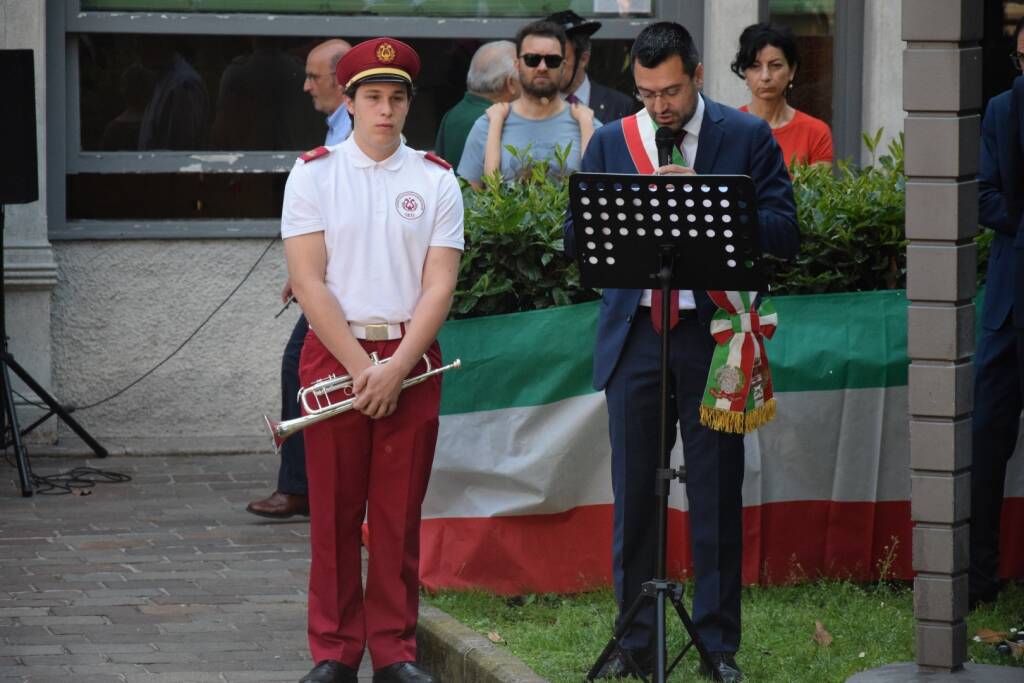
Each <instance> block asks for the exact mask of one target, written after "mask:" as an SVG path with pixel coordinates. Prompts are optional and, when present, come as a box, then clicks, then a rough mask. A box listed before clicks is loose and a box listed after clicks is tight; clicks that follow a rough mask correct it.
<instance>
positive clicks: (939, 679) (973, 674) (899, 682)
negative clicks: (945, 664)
mask: <svg viewBox="0 0 1024 683" xmlns="http://www.w3.org/2000/svg"><path fill="white" fill-rule="evenodd" d="M1021 678H1022V677H1021V670H1020V667H1011V666H994V665H992V664H965V665H964V668H963V669H962V670H960V671H957V672H954V673H949V672H945V671H922V670H921V669H919V668H918V666H917V664H914V663H912V662H906V663H901V664H889V665H888V666H883V667H879V668H877V669H871V670H869V671H861V672H860V673H858V674H855V675H853V676H851V677H850V678H847V679H846V683H1021Z"/></svg>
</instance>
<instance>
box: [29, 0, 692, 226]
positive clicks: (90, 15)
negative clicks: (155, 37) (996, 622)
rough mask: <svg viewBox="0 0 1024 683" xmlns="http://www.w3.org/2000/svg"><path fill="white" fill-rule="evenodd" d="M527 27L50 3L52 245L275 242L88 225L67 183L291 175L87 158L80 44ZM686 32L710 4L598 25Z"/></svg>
mask: <svg viewBox="0 0 1024 683" xmlns="http://www.w3.org/2000/svg"><path fill="white" fill-rule="evenodd" d="M528 19H529V18H524V17H513V18H477V17H437V18H436V19H434V20H431V19H430V18H427V17H422V16H410V17H390V16H384V17H382V16H351V15H344V16H339V15H309V14H307V15H299V14H283V15H275V14H255V13H245V14H222V13H216V14H212V13H211V14H207V13H177V12H123V11H122V12H93V11H82V9H81V2H80V0H46V34H47V35H46V43H47V50H46V64H47V66H46V78H47V93H48V95H47V104H46V122H47V125H46V133H47V135H46V137H47V187H48V190H47V210H48V214H49V220H48V226H49V239H50V240H51V241H60V240H85V239H90V240H91V239H101V240H102V239H221V238H232V237H246V238H256V237H260V238H265V237H272V236H274V235H277V234H278V232H279V230H280V221H279V220H277V219H265V220H257V219H235V220H180V219H169V220H121V219H110V220H84V219H78V220H75V219H70V220H69V219H68V218H67V176H68V174H73V173H100V174H107V173H109V174H115V173H121V174H124V173H144V174H146V173H167V172H174V171H181V170H183V169H185V168H187V169H188V172H189V173H287V172H288V171H290V170H291V168H292V165H293V163H294V159H295V157H296V156H297V155H298V154H300V153H301V152H302V151H303V150H294V151H290V152H289V151H269V152H268V151H239V150H213V151H211V150H203V151H195V152H192V151H144V152H134V151H133V152H95V151H83V150H82V149H81V140H80V130H81V118H80V117H81V106H80V105H81V101H80V92H79V81H78V36H79V35H80V34H85V33H91V34H96V33H106V34H139V33H144V34H193V35H282V36H323V35H332V34H337V35H342V36H355V37H361V36H378V35H389V36H393V37H395V38H399V39H404V38H428V39H429V38H434V39H436V38H452V39H456V38H478V39H483V40H497V39H503V38H504V39H507V38H508V37H509V36H511V35H515V32H516V31H517V30H518V29H519V27H521V26H522V25H523V24H524V23H525V22H526V21H528ZM684 20H685V22H686V23H687V24H688V25H690V26H692V27H693V30H694V39H695V41H696V42H697V44H698V47H701V43H702V39H703V28H704V6H703V0H679V1H669V0H660V1H658V2H656V3H655V7H654V14H653V16H651V17H630V18H620V17H612V18H604V17H602V18H601V23H602V24H603V26H602V29H601V39H602V40H605V39H610V40H616V39H618V40H629V39H632V38H633V37H635V36H636V34H637V33H638V32H639V31H640V30H641V29H642V28H643V27H644V26H646V25H647V24H649V23H652V22H655V21H678V22H680V23H683V22H684Z"/></svg>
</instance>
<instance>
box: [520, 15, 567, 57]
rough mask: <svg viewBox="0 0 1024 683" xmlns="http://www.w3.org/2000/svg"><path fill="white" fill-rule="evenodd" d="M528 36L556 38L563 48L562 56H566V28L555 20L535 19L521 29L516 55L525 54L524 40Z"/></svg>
mask: <svg viewBox="0 0 1024 683" xmlns="http://www.w3.org/2000/svg"><path fill="white" fill-rule="evenodd" d="M527 36H541V37H543V38H554V39H555V40H557V41H558V44H559V46H561V48H562V56H563V57H564V56H565V40H566V38H565V29H564V28H562V27H561V26H559V25H558V24H556V23H555V22H553V21H544V20H541V21H534V22H532V23H529V24H527V25H526V26H524V27H522V28H521V29H519V33H517V34H516V56H517V57H518V56H520V55H521V54H523V41H524V40H526V38H527Z"/></svg>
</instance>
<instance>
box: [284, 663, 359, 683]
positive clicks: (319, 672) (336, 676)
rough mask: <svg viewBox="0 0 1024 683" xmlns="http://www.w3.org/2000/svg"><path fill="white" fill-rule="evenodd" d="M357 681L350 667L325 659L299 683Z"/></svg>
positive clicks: (349, 682) (346, 682) (344, 682)
mask: <svg viewBox="0 0 1024 683" xmlns="http://www.w3.org/2000/svg"><path fill="white" fill-rule="evenodd" d="M358 680H359V678H358V676H357V675H356V670H355V669H353V668H352V667H350V666H347V665H345V664H342V663H341V662H336V661H334V660H333V659H325V660H324V661H322V662H320V663H319V664H317V665H316V666H314V667H313V670H312V671H310V672H309V673H308V674H306V675H305V676H303V677H302V680H300V681H299V683H358Z"/></svg>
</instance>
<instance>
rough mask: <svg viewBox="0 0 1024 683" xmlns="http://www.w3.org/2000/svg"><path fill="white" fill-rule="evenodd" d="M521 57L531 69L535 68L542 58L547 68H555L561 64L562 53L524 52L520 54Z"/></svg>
mask: <svg viewBox="0 0 1024 683" xmlns="http://www.w3.org/2000/svg"><path fill="white" fill-rule="evenodd" d="M521 57H522V60H523V64H525V65H526V66H528V67H530V68H531V69H536V68H537V67H538V66H539V65H540V60H542V59H543V60H544V64H545V66H547V67H548V68H549V69H557V68H558V67H560V66H562V55H535V54H525V55H521Z"/></svg>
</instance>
